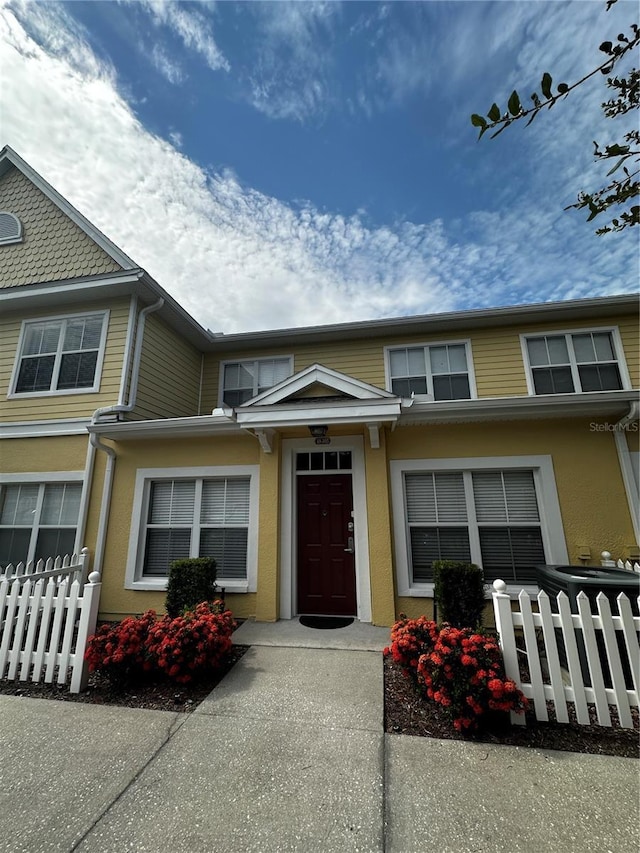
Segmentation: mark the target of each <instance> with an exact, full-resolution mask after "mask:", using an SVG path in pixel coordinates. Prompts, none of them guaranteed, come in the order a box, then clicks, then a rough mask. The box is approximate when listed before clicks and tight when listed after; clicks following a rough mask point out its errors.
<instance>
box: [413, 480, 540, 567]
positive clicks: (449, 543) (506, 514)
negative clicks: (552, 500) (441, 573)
mask: <svg viewBox="0 0 640 853" xmlns="http://www.w3.org/2000/svg"><path fill="white" fill-rule="evenodd" d="M405 495H406V502H407V523H408V526H409V539H410V556H411V567H412V570H413V580H414V581H422V582H424V581H431V580H433V569H432V565H433V561H434V560H462V561H464V562H477V563H479V565H481V566H482V567H483V569H484V576H485V580H487V581H494V580H496V578H498V577H499V578H502V580H504V581H507V582H519V583H535V582H536V572H535V566H536V565H537V564H539V563H544V562H545V554H544V544H543V540H542V531H541V527H540V514H539V512H538V502H537V497H536V489H535V484H534V480H533V472H532V471H473V472H462V471H453V472H447V471H442V472H435V473H420V474H406V475H405Z"/></svg>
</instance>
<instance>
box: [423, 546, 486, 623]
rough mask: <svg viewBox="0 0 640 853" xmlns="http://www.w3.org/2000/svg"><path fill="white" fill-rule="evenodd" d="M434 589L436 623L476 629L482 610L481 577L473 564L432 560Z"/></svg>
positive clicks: (480, 571) (482, 586)
mask: <svg viewBox="0 0 640 853" xmlns="http://www.w3.org/2000/svg"><path fill="white" fill-rule="evenodd" d="M433 579H434V591H433V597H434V600H435V605H436V613H437V618H438V622H440V623H442V622H447V623H448V624H449V625H453V627H454V628H478V627H480V625H482V612H483V610H484V604H485V600H484V578H483V576H482V569H481V568H479V567H478V566H476V565H475V563H459V562H456V561H455V560H435V561H434V563H433Z"/></svg>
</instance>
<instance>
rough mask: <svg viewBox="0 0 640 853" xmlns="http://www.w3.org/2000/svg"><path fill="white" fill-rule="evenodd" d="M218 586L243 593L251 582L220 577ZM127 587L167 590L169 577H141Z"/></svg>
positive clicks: (126, 587)
mask: <svg viewBox="0 0 640 853" xmlns="http://www.w3.org/2000/svg"><path fill="white" fill-rule="evenodd" d="M216 586H218V587H219V588H220V589H224V591H225V593H231V592H233V593H243V592H249V582H248V581H241V580H235V579H234V580H225V579H224V578H218V579H217V580H216ZM124 588H125V589H133V590H137V591H139V592H166V591H167V578H140V580H137V581H131V582H129V583H125V585H124Z"/></svg>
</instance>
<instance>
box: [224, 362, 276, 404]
mask: <svg viewBox="0 0 640 853" xmlns="http://www.w3.org/2000/svg"><path fill="white" fill-rule="evenodd" d="M292 372H293V360H292V359H291V358H290V357H289V356H286V357H284V358H263V359H256V360H254V361H233V362H226V363H224V364H223V365H222V376H223V379H222V389H223V390H222V400H223V402H225V403H226V404H227V405H228V406H240V405H242V403H246V401H247V400H251V399H252V398H253V397H256V396H257V395H258V394H261V393H262V392H263V391H266V390H267V389H268V388H272V387H273V386H274V385H277V384H278V383H279V382H282V381H283V380H284V379H287V377H289V376H291V373H292Z"/></svg>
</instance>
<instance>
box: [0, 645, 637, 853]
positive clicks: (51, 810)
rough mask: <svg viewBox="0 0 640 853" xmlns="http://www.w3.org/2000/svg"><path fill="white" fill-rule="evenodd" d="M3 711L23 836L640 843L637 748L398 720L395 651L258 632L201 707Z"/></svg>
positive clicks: (202, 844) (223, 844)
mask: <svg viewBox="0 0 640 853" xmlns="http://www.w3.org/2000/svg"><path fill="white" fill-rule="evenodd" d="M318 633H320V632H318ZM322 633H330V632H322ZM0 720H1V723H0V851H7V853H50V852H51V853H53V851H57V853H71V851H80V853H121V851H136V853H147V851H149V852H150V851H154V853H155V851H159V853H165V851H166V853H173V851H176V853H182V851H185V853H187V851H188V853H213V852H214V851H224V853H244V851H255V852H256V853H272V851H273V853H275V851H304V853H307V851H308V853H334V851H335V853H338V851H339V853H343V851H363V853H364V851H372V853H373V851H375V853H382V851H388V853H413V851H416V853H418V851H423V850H425V849H431V850H434V851H438V853H445V851H451V853H454V851H455V853H472V851H478V853H485V851H486V853H493V851H505V853H507V851H509V853H515V852H516V851H531V853H534V851H535V853H544V851H549V852H551V851H554V853H555V851H568V853H572V851H576V853H577V851H593V853H596V851H597V853H604V851H611V853H632V851H633V853H635V852H636V851H637V849H638V827H637V811H638V791H639V789H638V762H636V761H634V760H632V759H616V758H611V757H596V756H584V755H573V754H570V753H558V752H542V751H536V750H525V749H519V748H515V747H500V746H489V745H486V744H470V743H463V742H459V741H438V740H431V739H429V738H410V737H403V736H399V735H386V736H385V735H384V733H383V727H382V723H383V682H382V660H381V656H380V654H379V652H373V651H354V650H344V649H328V650H327V649H315V648H314V649H309V648H292V647H284V648H283V647H274V646H258V645H256V646H254V647H252V648H251V649H250V650H249V651H248V652H247V654H246V655H245V656H244V657H243V658H242V660H241V661H240V662H239V663H238V664H237V665H236V666H235V667H234V669H233V670H232V672H231V673H230V674H229V675H228V676H227V678H225V679H224V681H223V682H222V683H221V684H220V685H219V687H218V688H216V690H214V692H213V693H212V694H211V696H209V698H208V699H207V700H205V702H203V703H202V704H201V705H200V706H199V707H198V708H197V709H196V711H195V712H194V713H193V714H186V715H185V714H171V713H166V712H161V711H137V710H132V709H126V708H112V707H99V706H95V705H81V704H71V703H63V702H55V701H45V700H34V699H20V698H16V697H8V696H0Z"/></svg>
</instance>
